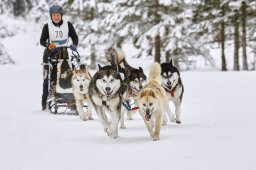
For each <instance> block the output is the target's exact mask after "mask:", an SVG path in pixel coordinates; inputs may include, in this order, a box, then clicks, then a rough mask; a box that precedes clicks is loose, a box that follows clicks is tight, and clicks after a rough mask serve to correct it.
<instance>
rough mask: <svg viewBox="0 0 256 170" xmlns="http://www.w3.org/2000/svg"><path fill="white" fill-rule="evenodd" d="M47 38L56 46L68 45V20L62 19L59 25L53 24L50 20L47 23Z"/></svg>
mask: <svg viewBox="0 0 256 170" xmlns="http://www.w3.org/2000/svg"><path fill="white" fill-rule="evenodd" d="M48 29H49V40H50V43H51V44H55V45H56V47H67V46H68V38H69V37H68V22H65V21H63V23H62V25H61V26H60V27H58V26H55V25H54V24H53V23H52V22H49V23H48Z"/></svg>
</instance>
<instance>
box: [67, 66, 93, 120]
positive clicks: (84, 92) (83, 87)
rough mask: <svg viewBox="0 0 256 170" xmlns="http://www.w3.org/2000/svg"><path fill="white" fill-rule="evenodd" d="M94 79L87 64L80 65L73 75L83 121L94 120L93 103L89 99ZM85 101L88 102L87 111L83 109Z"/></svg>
mask: <svg viewBox="0 0 256 170" xmlns="http://www.w3.org/2000/svg"><path fill="white" fill-rule="evenodd" d="M91 79H92V77H91V75H90V73H89V72H88V70H87V68H85V66H80V70H77V69H75V70H74V72H73V77H72V89H73V94H74V97H75V100H76V108H77V112H78V114H79V116H80V118H81V119H82V120H83V121H86V120H93V118H92V107H93V106H92V103H91V101H90V99H89V95H88V91H89V89H88V88H89V83H90V80H91ZM84 102H86V103H87V104H88V107H87V111H86V113H85V112H84V110H83V106H84Z"/></svg>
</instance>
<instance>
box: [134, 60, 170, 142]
mask: <svg viewBox="0 0 256 170" xmlns="http://www.w3.org/2000/svg"><path fill="white" fill-rule="evenodd" d="M136 101H137V103H138V105H139V113H140V115H141V116H142V118H143V120H144V122H145V124H146V126H147V129H148V132H149V134H150V136H151V137H152V140H153V141H157V140H159V139H160V136H159V135H160V129H161V126H162V122H163V121H166V120H163V119H166V116H165V115H166V111H167V104H168V101H167V97H166V92H165V90H164V88H163V87H162V86H161V67H160V64H159V63H157V62H155V63H153V65H152V66H151V68H150V71H149V82H148V84H147V85H146V86H145V87H144V88H143V89H142V90H141V91H140V92H139V95H138V97H137V99H136Z"/></svg>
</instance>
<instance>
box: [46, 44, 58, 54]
mask: <svg viewBox="0 0 256 170" xmlns="http://www.w3.org/2000/svg"><path fill="white" fill-rule="evenodd" d="M48 49H49V50H50V51H51V53H56V52H57V51H58V48H57V47H56V45H55V44H49V45H48Z"/></svg>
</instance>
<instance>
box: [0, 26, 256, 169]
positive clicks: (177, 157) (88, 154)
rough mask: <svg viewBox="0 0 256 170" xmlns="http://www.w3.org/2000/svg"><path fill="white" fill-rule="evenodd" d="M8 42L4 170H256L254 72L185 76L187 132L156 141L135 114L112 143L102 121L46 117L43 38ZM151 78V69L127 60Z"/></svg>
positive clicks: (176, 130) (3, 72)
mask: <svg viewBox="0 0 256 170" xmlns="http://www.w3.org/2000/svg"><path fill="white" fill-rule="evenodd" d="M27 29H28V30H31V32H34V33H31V32H30V31H26V32H21V33H20V34H18V35H17V36H15V37H13V38H11V39H6V40H4V41H5V44H6V47H7V49H8V51H9V53H10V54H11V56H12V57H13V59H14V60H15V61H16V62H17V65H7V66H1V67H0V78H1V83H0V84H1V86H0V87H1V88H0V94H1V95H0V96H1V109H0V169H3V170H17V169H19V170H35V169H36V170H46V169H47V170H57V169H61V170H68V169H77V170H80V169H81V170H82V169H88V170H94V169H95V170H101V169H105V170H120V169H121V170H131V169H132V170H136V169H137V170H141V169H147V170H170V169H175V170H227V169H232V170H241V169H245V170H254V169H256V162H255V158H254V157H255V154H256V133H255V132H254V131H255V129H256V123H255V122H256V114H255V113H256V109H255V103H256V100H255V95H256V89H255V87H256V79H255V75H256V72H218V71H205V72H202V71H200V72H199V71H193V72H182V73H181V75H182V80H183V83H184V86H185V94H184V100H183V103H182V117H181V118H182V124H181V125H177V124H174V123H169V122H168V125H167V126H166V127H163V128H162V131H161V135H160V137H161V140H160V141H157V142H154V141H152V140H151V139H150V137H149V134H148V132H147V130H146V127H145V125H144V122H143V121H142V119H141V117H140V116H139V115H138V114H137V115H136V116H135V120H130V121H128V120H126V122H125V123H126V126H127V129H121V130H120V131H119V136H120V138H118V139H116V140H113V139H111V138H109V137H107V135H106V134H105V133H104V132H103V129H102V127H101V125H100V123H99V120H98V118H97V115H96V114H94V115H93V117H94V118H95V120H93V121H87V122H82V121H81V120H80V119H79V117H78V116H72V115H53V114H50V113H47V112H42V111H40V109H41V106H40V103H41V94H42V67H41V65H40V63H41V61H42V52H43V48H42V47H40V46H37V44H36V41H38V39H39V36H40V33H41V30H39V29H38V30H33V29H35V28H34V27H33V26H30V25H28V26H27ZM129 62H130V63H131V64H132V65H136V66H138V65H141V66H142V67H143V68H144V69H145V70H146V73H147V70H148V66H149V65H150V64H151V61H147V60H143V59H141V60H135V59H132V60H129Z"/></svg>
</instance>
